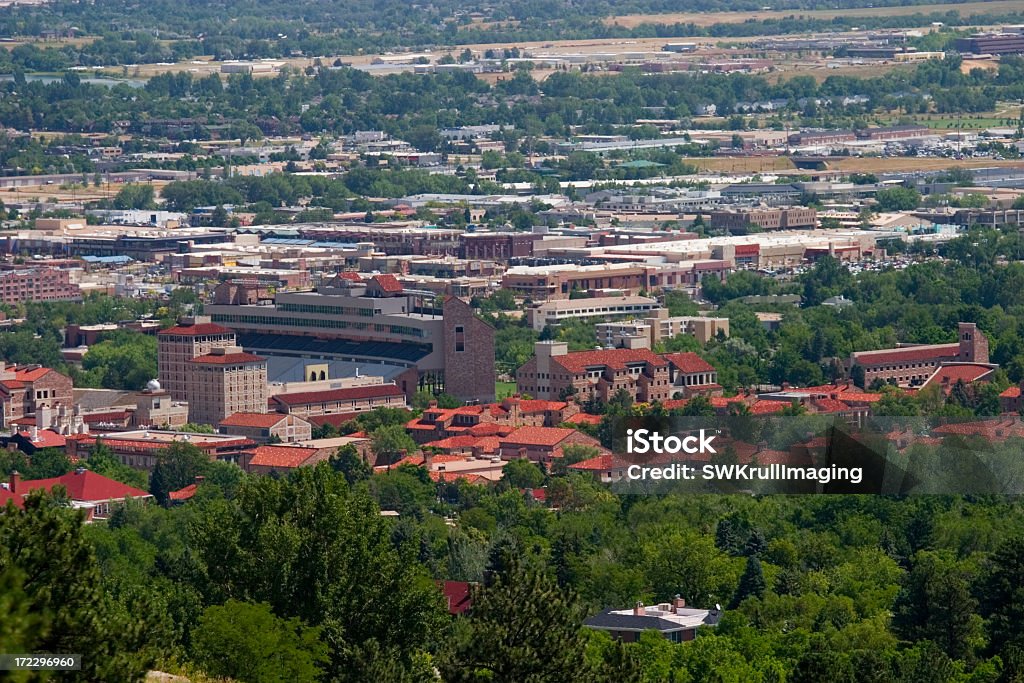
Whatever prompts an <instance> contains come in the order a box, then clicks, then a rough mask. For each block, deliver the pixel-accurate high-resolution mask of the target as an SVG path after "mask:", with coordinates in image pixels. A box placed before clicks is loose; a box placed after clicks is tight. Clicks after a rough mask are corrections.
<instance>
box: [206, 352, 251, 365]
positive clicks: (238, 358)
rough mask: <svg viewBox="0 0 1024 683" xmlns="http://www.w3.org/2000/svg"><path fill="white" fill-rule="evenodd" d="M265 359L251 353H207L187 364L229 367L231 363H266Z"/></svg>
mask: <svg viewBox="0 0 1024 683" xmlns="http://www.w3.org/2000/svg"><path fill="white" fill-rule="evenodd" d="M266 362H267V359H266V358H262V357H260V356H256V355H254V354H251V353H245V352H242V353H225V354H223V355H221V354H214V353H208V354H206V355H205V356H198V357H196V358H193V359H192V360H190V361H189V363H199V364H200V365H230V364H232V363H266Z"/></svg>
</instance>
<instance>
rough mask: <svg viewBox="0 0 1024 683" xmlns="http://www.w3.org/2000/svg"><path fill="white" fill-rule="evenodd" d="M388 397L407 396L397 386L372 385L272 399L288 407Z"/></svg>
mask: <svg viewBox="0 0 1024 683" xmlns="http://www.w3.org/2000/svg"><path fill="white" fill-rule="evenodd" d="M387 396H394V397H399V396H402V397H404V396H405V394H403V393H402V390H401V389H399V388H398V386H397V385H395V384H371V385H369V386H365V387H350V388H348V389H329V390H327V391H304V392H298V393H295V394H277V395H276V396H273V397H272V398H273V399H274V400H275V401H278V402H280V403H283V404H285V405H288V406H295V405H304V404H306V403H328V402H332V401H358V400H362V399H367V398H385V397H387Z"/></svg>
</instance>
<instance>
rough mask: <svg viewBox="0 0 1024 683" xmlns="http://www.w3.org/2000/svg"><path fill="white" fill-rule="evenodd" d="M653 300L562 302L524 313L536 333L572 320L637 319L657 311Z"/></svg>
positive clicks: (536, 306)
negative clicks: (621, 317)
mask: <svg viewBox="0 0 1024 683" xmlns="http://www.w3.org/2000/svg"><path fill="white" fill-rule="evenodd" d="M659 306H660V304H659V303H658V301H657V299H651V298H649V297H645V296H609V297H603V296H602V297H592V298H583V299H563V300H558V301H546V302H543V303H537V304H533V305H532V306H530V307H529V308H527V309H526V320H527V322H529V323H530V327H532V328H533V329H535V330H537V331H540V330H543V329H544V327H545V326H547V325H558V324H559V323H560V322H561V321H563V320H570V319H573V318H609V317H614V316H624V315H627V316H638V315H641V314H644V313H650V312H651V311H654V310H655V309H657V308H659Z"/></svg>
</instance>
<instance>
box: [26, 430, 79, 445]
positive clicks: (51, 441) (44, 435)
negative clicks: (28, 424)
mask: <svg viewBox="0 0 1024 683" xmlns="http://www.w3.org/2000/svg"><path fill="white" fill-rule="evenodd" d="M18 434H19V436H21V437H22V438H23V439H25V440H26V441H28V442H29V443H31V444H32V445H33V446H35V447H36V448H64V446H65V444H67V439H65V438H64V437H63V436H62V435H60V434H58V433H57V432H55V431H52V430H50V429H40V430H39V431H37V432H36V437H35V438H34V439H33V438H32V432H31V431H20V432H18Z"/></svg>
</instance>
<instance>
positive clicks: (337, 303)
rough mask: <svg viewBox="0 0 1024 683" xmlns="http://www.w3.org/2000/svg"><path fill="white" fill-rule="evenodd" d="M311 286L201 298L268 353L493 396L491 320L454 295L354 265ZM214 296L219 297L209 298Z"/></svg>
mask: <svg viewBox="0 0 1024 683" xmlns="http://www.w3.org/2000/svg"><path fill="white" fill-rule="evenodd" d="M342 275H346V276H354V277H341V276H339V277H337V278H335V279H333V280H331V281H330V282H327V283H324V284H323V285H321V287H320V288H319V289H318V290H317V291H315V292H279V293H277V294H276V295H275V297H274V300H273V302H262V303H261V304H256V305H253V304H222V303H214V304H211V305H209V306H207V308H206V310H207V311H208V312H209V313H210V315H211V316H212V318H213V320H214V322H215V323H218V324H221V325H224V326H226V327H230V328H231V329H232V330H234V331H235V332H236V333H237V334H238V335H239V342H240V343H241V345H242V346H243V347H245V348H247V349H249V350H252V351H258V352H260V353H263V354H268V355H295V354H299V355H301V356H302V357H306V358H321V359H326V360H330V359H335V360H346V361H353V362H357V363H367V364H368V365H372V364H375V363H376V364H388V365H394V366H399V367H407V368H415V369H416V371H417V375H418V378H417V380H416V385H415V386H407V387H403V390H404V391H405V393H406V395H407V396H409V395H412V394H413V393H415V391H416V390H418V389H425V390H428V391H433V392H435V393H440V392H445V393H448V394H451V395H453V396H455V397H456V398H458V399H460V400H462V401H466V402H484V403H486V402H490V401H493V400H494V380H495V373H494V328H492V327H491V326H490V325H488V324H487V323H485V322H483V321H482V320H480V319H479V318H477V317H476V316H475V315H474V313H473V309H472V308H471V307H470V305H469V304H468V303H467V302H465V301H462V300H461V299H458V298H456V297H451V296H449V297H441V299H443V300H439V297H436V296H435V295H434V294H432V293H425V292H413V291H406V290H405V289H404V287H403V286H402V284H401V283H400V282H399V281H398V280H397V278H395V276H394V275H376V276H373V277H371V278H369V279H368V280H362V279H361V278H360V277H359V276H358V275H357V274H355V273H343V274H342ZM215 300H216V301H220V300H219V299H215Z"/></svg>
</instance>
